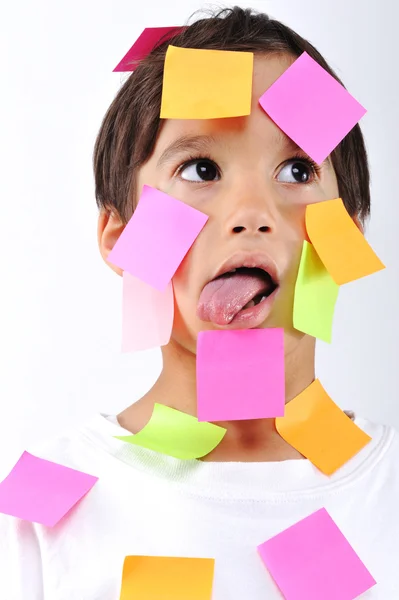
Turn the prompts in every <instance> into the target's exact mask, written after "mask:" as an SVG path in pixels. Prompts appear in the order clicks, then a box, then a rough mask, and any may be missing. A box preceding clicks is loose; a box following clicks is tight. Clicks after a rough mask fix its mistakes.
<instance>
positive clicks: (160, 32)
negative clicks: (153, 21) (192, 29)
mask: <svg viewBox="0 0 399 600" xmlns="http://www.w3.org/2000/svg"><path fill="white" fill-rule="evenodd" d="M184 29H185V27H146V28H145V29H144V30H143V31H142V33H141V34H140V35H139V37H138V38H137V40H136V41H135V42H134V44H133V46H132V47H131V48H130V50H128V52H127V53H126V54H125V56H124V57H123V58H122V60H121V61H120V62H119V63H118V64H117V65H116V67H115V69H114V73H115V72H122V73H123V72H126V71H134V70H135V68H136V66H137V63H138V62H139V61H140V60H143V58H145V57H146V56H147V55H148V54H150V52H151V51H152V50H153V49H154V48H155V47H156V46H158V45H159V44H160V43H163V42H164V41H166V40H167V39H169V38H171V37H173V36H175V35H177V34H178V33H180V32H181V31H183V30H184Z"/></svg>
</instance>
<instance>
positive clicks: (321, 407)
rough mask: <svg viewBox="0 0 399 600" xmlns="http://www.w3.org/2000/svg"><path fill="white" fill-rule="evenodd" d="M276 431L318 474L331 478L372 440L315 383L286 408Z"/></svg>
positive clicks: (279, 419) (278, 421)
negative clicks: (317, 470)
mask: <svg viewBox="0 0 399 600" xmlns="http://www.w3.org/2000/svg"><path fill="white" fill-rule="evenodd" d="M276 429H277V431H278V432H279V434H280V435H281V437H282V438H284V439H285V441H286V442H288V444H290V445H291V446H293V447H294V448H295V449H296V450H298V452H300V453H301V454H303V456H305V457H306V458H308V459H309V460H310V461H311V462H312V463H313V464H314V465H315V466H316V467H317V468H318V469H320V471H322V472H323V473H325V474H326V475H331V474H332V473H334V471H336V470H337V469H339V468H340V467H342V465H344V464H345V463H346V462H348V460H350V459H351V458H352V457H353V456H354V455H355V454H357V453H358V452H359V451H360V450H361V449H362V448H363V447H364V446H365V445H366V444H368V442H369V441H370V440H371V438H370V436H368V435H367V434H366V433H365V432H364V431H363V430H362V429H360V427H358V426H357V425H356V424H355V423H354V422H353V421H351V420H350V418H349V417H347V416H346V414H345V413H344V412H343V411H342V410H341V409H340V408H339V406H338V405H337V404H335V402H333V401H332V400H331V398H330V396H329V395H328V394H327V392H326V391H325V390H324V388H323V386H322V385H321V383H320V381H319V380H318V379H316V380H315V381H314V382H313V383H312V384H311V385H310V386H309V387H307V388H306V389H305V390H304V391H303V392H302V393H301V394H299V396H296V398H294V399H293V400H291V401H290V402H288V403H287V404H286V406H285V416H284V417H277V418H276Z"/></svg>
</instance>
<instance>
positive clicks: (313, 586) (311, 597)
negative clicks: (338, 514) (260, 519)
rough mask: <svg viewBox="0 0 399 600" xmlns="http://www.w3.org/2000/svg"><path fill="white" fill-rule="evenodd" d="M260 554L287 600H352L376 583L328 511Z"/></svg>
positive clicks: (264, 546) (278, 537)
mask: <svg viewBox="0 0 399 600" xmlns="http://www.w3.org/2000/svg"><path fill="white" fill-rule="evenodd" d="M258 551H259V554H260V556H261V558H262V560H263V562H264V564H265V566H266V567H267V569H268V570H269V572H270V574H271V575H272V577H273V579H274V580H275V582H276V583H277V585H278V587H279V588H280V590H281V592H282V594H283V596H284V598H285V599H286V600H321V598H322V599H323V600H336V599H337V598H340V599H342V600H344V599H345V600H353V599H354V598H357V597H358V596H359V595H360V594H362V593H363V592H365V591H367V590H369V589H370V588H371V587H373V586H374V585H375V583H376V581H375V579H374V578H373V577H372V575H371V574H370V573H369V571H368V570H367V568H366V566H365V565H364V564H363V563H362V561H361V560H360V558H359V557H358V555H357V554H356V552H355V551H354V549H353V548H352V546H351V545H350V544H349V542H348V540H347V539H346V538H345V536H344V535H343V534H342V533H341V531H340V529H339V528H338V526H337V525H336V524H335V523H334V521H333V519H332V518H331V517H330V515H329V514H328V512H327V511H326V510H325V508H322V509H320V510H318V511H316V512H315V513H313V514H311V515H309V516H308V517H306V518H305V519H302V521H299V522H298V523H295V524H294V525H292V526H291V527H289V528H288V529H286V530H284V531H282V532H281V533H279V534H277V535H276V536H274V537H273V538H271V539H270V540H268V541H266V542H264V543H263V544H262V545H260V546H259V547H258Z"/></svg>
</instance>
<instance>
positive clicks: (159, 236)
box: [108, 185, 208, 291]
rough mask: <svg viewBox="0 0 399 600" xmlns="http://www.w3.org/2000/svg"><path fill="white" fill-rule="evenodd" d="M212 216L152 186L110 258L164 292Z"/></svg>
mask: <svg viewBox="0 0 399 600" xmlns="http://www.w3.org/2000/svg"><path fill="white" fill-rule="evenodd" d="M207 220H208V216H207V215H205V214H204V213H202V212H200V211H199V210H197V209H195V208H192V207H191V206H189V205H188V204H184V202H181V201H180V200H177V199H176V198H172V196H169V195H168V194H165V193H164V192H160V191H159V190H157V189H155V188H152V187H150V186H148V185H145V186H144V187H143V192H142V194H141V197H140V200H139V203H138V205H137V208H136V210H135V211H134V213H133V216H132V217H131V219H130V221H129V222H128V224H127V225H126V227H125V229H124V230H123V232H122V234H121V235H120V237H119V239H118V241H117V242H116V244H115V246H114V247H113V249H112V250H111V252H110V253H109V255H108V261H109V262H110V263H112V264H114V265H116V266H118V267H120V268H121V269H123V270H124V271H127V272H128V273H130V274H131V275H134V277H137V278H138V279H141V280H142V281H144V282H145V283H148V285H151V286H153V287H155V288H156V289H157V290H160V291H163V290H164V289H165V288H166V286H167V285H168V283H169V282H170V281H171V279H172V277H173V275H174V274H175V272H176V269H177V268H178V266H179V265H180V263H181V261H182V260H183V258H184V257H185V255H186V254H187V252H188V250H189V249H190V247H191V245H192V244H193V242H194V241H195V239H196V238H197V236H198V234H199V232H200V231H201V229H202V228H203V227H204V225H205V223H206V221H207Z"/></svg>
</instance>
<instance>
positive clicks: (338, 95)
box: [259, 52, 366, 164]
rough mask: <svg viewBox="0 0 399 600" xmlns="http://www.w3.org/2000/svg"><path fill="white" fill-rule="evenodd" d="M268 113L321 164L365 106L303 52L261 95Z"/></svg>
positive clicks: (353, 124) (360, 115) (361, 113)
mask: <svg viewBox="0 0 399 600" xmlns="http://www.w3.org/2000/svg"><path fill="white" fill-rule="evenodd" d="M259 103H260V105H261V106H262V108H263V110H264V111H265V112H266V113H267V114H268V115H269V117H270V118H271V119H272V120H273V121H274V122H275V123H276V125H278V126H279V127H280V129H282V130H283V131H284V133H285V134H286V135H287V136H288V137H289V138H291V139H292V140H293V141H294V142H295V143H296V144H297V145H298V146H299V147H300V148H302V150H304V151H305V152H306V153H307V154H309V156H310V157H311V158H312V159H313V160H314V161H316V162H317V163H319V164H321V163H322V162H323V161H324V160H325V159H326V158H327V156H328V155H329V154H330V153H331V152H332V151H333V150H334V148H335V147H336V146H338V144H339V143H340V141H341V140H342V139H343V138H344V137H345V136H346V134H347V133H349V131H350V130H351V129H352V128H353V127H354V126H355V125H356V123H357V122H358V121H359V120H360V119H361V117H362V116H363V115H364V114H365V113H366V109H365V108H363V106H362V105H361V104H359V102H358V101H357V100H355V98H353V96H351V95H350V94H349V92H347V91H346V89H345V88H344V87H343V86H342V85H341V84H340V83H338V81H337V80H336V79H334V77H332V76H331V75H330V74H329V73H327V71H326V70H325V69H323V67H321V66H320V65H319V64H318V63H317V62H316V61H315V60H313V58H311V57H310V56H309V54H307V53H306V52H304V53H303V54H301V56H300V57H299V58H298V59H297V60H296V61H295V62H294V63H293V64H292V65H291V66H290V67H288V69H287V70H286V71H285V72H284V73H283V74H282V75H281V76H280V77H279V78H278V79H277V81H275V82H274V83H273V84H272V85H271V86H270V87H269V89H267V90H266V92H265V93H264V94H263V95H262V96H261V98H260V99H259Z"/></svg>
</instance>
